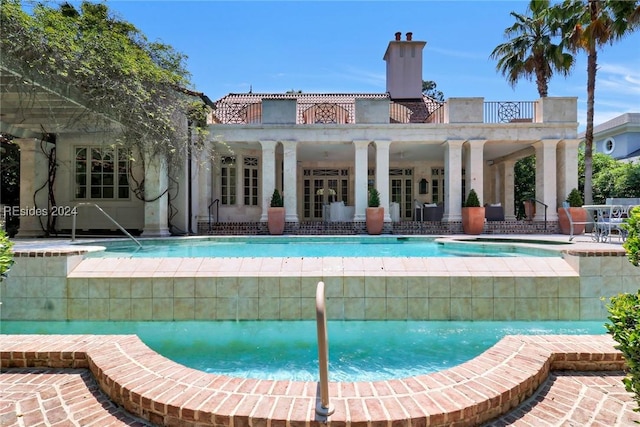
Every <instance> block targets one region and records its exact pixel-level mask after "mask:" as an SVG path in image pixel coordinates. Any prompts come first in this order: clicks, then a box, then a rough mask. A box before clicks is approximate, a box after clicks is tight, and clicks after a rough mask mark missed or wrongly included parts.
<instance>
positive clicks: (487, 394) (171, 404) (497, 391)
mask: <svg viewBox="0 0 640 427" xmlns="http://www.w3.org/2000/svg"><path fill="white" fill-rule="evenodd" d="M494 237H495V236H494ZM510 237H513V236H510ZM528 237H531V236H528ZM548 238H551V237H549V236H545V239H548ZM558 238H564V239H566V236H563V237H558ZM43 243H45V242H44V241H42V240H40V241H39V242H35V241H34V242H32V243H27V242H25V243H24V244H21V245H20V246H22V247H24V246H31V247H36V246H40V245H42V244H43ZM572 249H576V250H585V251H592V250H593V251H595V252H599V251H605V252H606V251H619V250H620V244H619V243H616V242H615V241H614V243H608V244H599V243H594V242H592V241H590V240H589V238H588V237H587V236H584V237H582V239H581V240H580V239H579V240H578V242H577V243H576V244H574V245H572ZM458 266H459V268H460V269H464V270H465V271H467V272H468V274H473V271H469V268H470V266H469V264H467V263H458ZM614 345H615V342H614V341H613V340H612V339H611V338H610V337H609V336H608V335H597V336H559V335H558V336H556V335H550V336H510V337H506V338H504V339H503V340H501V341H500V342H499V343H497V344H496V345H495V346H494V347H492V348H490V349H489V350H487V351H486V352H485V353H483V354H482V355H480V356H479V357H477V358H475V359H473V360H471V361H469V362H466V363H464V364H462V365H459V366H456V367H454V368H452V369H448V370H445V371H442V372H438V373H433V374H429V375H423V376H417V377H411V378H405V379H397V380H389V381H378V382H357V383H349V382H344V383H331V384H330V396H331V405H332V406H333V407H335V413H334V414H333V415H331V416H330V417H329V418H328V419H327V418H325V417H321V416H318V415H316V413H315V407H316V405H317V402H318V401H319V396H318V385H317V383H315V382H295V381H270V380H253V379H240V378H231V377H226V376H219V375H213V374H207V373H204V372H201V371H197V370H193V369H190V368H186V367H184V366H182V365H179V364H176V363H175V362H172V361H170V360H168V359H166V358H164V357H162V356H160V355H158V354H157V353H155V352H153V351H152V350H151V349H149V348H148V347H147V346H146V345H144V343H142V342H141V341H140V340H139V339H138V338H137V337H136V336H123V335H119V336H97V335H76V336H35V335H0V361H1V363H2V371H1V372H0V425H2V426H3V427H5V426H7V427H8V426H38V425H42V426H48V425H52V426H53V425H55V426H58V425H59V426H62V425H64V426H67V425H69V426H91V425H94V426H100V427H103V426H147V425H167V426H181V427H182V426H194V427H204V426H216V427H221V426H230V427H249V426H251V427H314V426H320V425H322V424H330V425H335V426H339V427H426V426H475V425H485V426H507V425H516V426H535V427H538V426H561V425H562V426H603V427H605V426H606V427H624V426H634V425H637V423H638V422H640V413H637V412H634V411H633V408H635V407H636V403H635V402H634V401H633V397H632V395H631V394H630V393H628V392H626V391H625V390H624V386H623V384H622V378H623V376H624V373H623V371H622V370H623V368H624V360H623V358H622V355H621V353H620V352H619V351H617V350H615V348H614ZM408 363H410V361H408Z"/></svg>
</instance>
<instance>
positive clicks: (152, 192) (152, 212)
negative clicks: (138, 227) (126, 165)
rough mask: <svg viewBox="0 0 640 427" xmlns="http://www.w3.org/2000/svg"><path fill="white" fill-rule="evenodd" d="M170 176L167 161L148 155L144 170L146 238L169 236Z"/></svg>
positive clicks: (143, 233) (144, 232)
mask: <svg viewBox="0 0 640 427" xmlns="http://www.w3.org/2000/svg"><path fill="white" fill-rule="evenodd" d="M168 186H169V175H168V173H167V162H166V160H165V159H164V158H163V157H161V156H158V155H155V156H153V155H148V156H147V157H146V161H145V170H144V199H145V202H144V228H143V230H142V236H144V237H166V236H169V234H170V232H169V193H168V191H167V189H168Z"/></svg>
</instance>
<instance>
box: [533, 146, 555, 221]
mask: <svg viewBox="0 0 640 427" xmlns="http://www.w3.org/2000/svg"><path fill="white" fill-rule="evenodd" d="M558 142H559V140H557V139H543V140H541V141H537V142H536V143H534V144H533V148H534V149H535V151H536V199H537V200H539V201H541V202H542V203H544V204H546V205H547V221H557V220H558V205H557V201H556V200H557V198H556V194H557V193H556V188H557V184H556V148H557V146H558ZM544 216H545V209H544V206H542V205H540V203H536V215H535V217H534V220H535V221H544Z"/></svg>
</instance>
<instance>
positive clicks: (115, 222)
mask: <svg viewBox="0 0 640 427" xmlns="http://www.w3.org/2000/svg"><path fill="white" fill-rule="evenodd" d="M83 206H93V207H94V208H96V209H98V210H99V211H100V212H102V213H103V214H104V216H106V217H107V219H109V220H110V221H111V222H112V223H114V224H115V225H116V227H118V228H119V229H120V231H122V232H123V233H124V234H125V235H126V236H127V237H129V238H130V239H131V240H133V241H134V242H135V243H136V244H137V245H138V247H140V248H141V247H142V244H141V243H140V242H139V241H138V240H137V239H136V238H135V237H133V236H132V235H131V233H129V232H128V231H127V230H125V228H124V227H123V226H121V225H120V224H118V222H117V221H116V220H115V219H113V218H112V217H111V216H110V215H109V214H108V213H106V212H105V211H104V210H103V209H102V208H101V207H100V206H98V204H97V203H90V202H82V203H78V204H76V208H78V207H83ZM77 216H78V210H77V209H75V210H74V213H73V225H72V227H71V241H72V242H75V241H76V217H77Z"/></svg>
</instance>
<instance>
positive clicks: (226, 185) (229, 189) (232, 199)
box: [220, 156, 237, 206]
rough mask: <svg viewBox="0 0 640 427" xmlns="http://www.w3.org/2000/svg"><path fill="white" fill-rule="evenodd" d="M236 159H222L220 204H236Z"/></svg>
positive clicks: (229, 157) (228, 157) (227, 157)
mask: <svg viewBox="0 0 640 427" xmlns="http://www.w3.org/2000/svg"><path fill="white" fill-rule="evenodd" d="M236 175H237V170H236V158H235V157H233V156H226V157H222V158H221V159H220V194H221V197H220V203H222V204H223V205H227V206H228V205H235V204H236Z"/></svg>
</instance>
